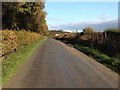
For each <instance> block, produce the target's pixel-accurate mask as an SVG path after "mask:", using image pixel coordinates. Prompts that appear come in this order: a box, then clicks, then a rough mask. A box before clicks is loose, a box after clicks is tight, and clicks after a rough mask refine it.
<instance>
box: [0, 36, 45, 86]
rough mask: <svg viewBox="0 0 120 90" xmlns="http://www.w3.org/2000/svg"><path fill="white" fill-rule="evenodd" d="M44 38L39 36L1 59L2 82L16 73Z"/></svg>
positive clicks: (4, 82)
mask: <svg viewBox="0 0 120 90" xmlns="http://www.w3.org/2000/svg"><path fill="white" fill-rule="evenodd" d="M45 39H46V38H45V37H41V38H40V39H38V40H37V41H35V42H33V43H30V44H29V45H23V46H21V47H19V48H18V49H17V50H16V51H15V52H13V53H10V54H9V56H7V58H4V59H3V60H2V84H3V85H5V84H6V82H7V81H8V80H9V79H10V78H11V77H12V76H13V74H15V73H16V71H17V70H18V69H19V68H20V66H21V65H22V64H23V62H24V61H25V60H27V58H28V57H29V56H30V55H31V54H32V53H33V51H34V50H35V49H36V48H37V47H38V45H40V44H41V43H42V42H43V41H44V40H45Z"/></svg>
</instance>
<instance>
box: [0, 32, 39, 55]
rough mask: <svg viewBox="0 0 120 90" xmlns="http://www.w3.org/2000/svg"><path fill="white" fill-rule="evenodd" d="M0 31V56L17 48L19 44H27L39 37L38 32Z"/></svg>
mask: <svg viewBox="0 0 120 90" xmlns="http://www.w3.org/2000/svg"><path fill="white" fill-rule="evenodd" d="M0 33H1V34H2V40H1V41H2V43H1V49H2V52H1V53H0V56H6V55H7V54H9V53H11V52H13V51H15V50H17V49H18V48H19V47H20V46H22V45H28V44H29V43H32V42H35V41H37V40H38V39H39V38H40V34H37V33H33V32H27V31H25V30H21V31H13V30H1V31H0Z"/></svg>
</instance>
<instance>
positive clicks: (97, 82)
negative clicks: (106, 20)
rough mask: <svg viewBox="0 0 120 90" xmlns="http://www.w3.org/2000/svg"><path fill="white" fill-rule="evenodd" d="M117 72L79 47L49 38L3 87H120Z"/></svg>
mask: <svg viewBox="0 0 120 90" xmlns="http://www.w3.org/2000/svg"><path fill="white" fill-rule="evenodd" d="M117 87H118V75H117V74H116V73H114V72H113V71H111V70H110V69H108V68H106V67H105V66H103V65H101V64H99V63H97V62H96V61H94V60H93V59H91V58H89V57H88V56H86V55H85V54H83V53H81V52H79V51H78V50H76V49H74V48H72V47H70V46H67V45H65V44H63V43H61V42H59V41H56V40H53V39H50V38H48V39H47V40H46V41H45V42H43V43H42V44H41V45H40V46H39V47H38V48H37V49H36V50H35V52H34V53H33V55H32V56H31V57H30V58H29V59H28V60H26V61H25V63H24V64H23V65H22V67H21V68H20V69H19V70H18V71H17V73H16V74H15V75H14V76H13V77H12V78H11V79H10V80H9V81H8V83H7V84H6V85H5V86H4V88H117Z"/></svg>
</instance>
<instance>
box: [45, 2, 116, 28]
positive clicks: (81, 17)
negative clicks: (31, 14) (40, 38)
mask: <svg viewBox="0 0 120 90" xmlns="http://www.w3.org/2000/svg"><path fill="white" fill-rule="evenodd" d="M45 11H46V12H47V16H46V21H47V25H48V28H49V29H61V27H60V26H63V25H71V24H79V25H80V24H95V23H102V22H106V21H109V20H115V19H117V18H118V3H117V2H46V3H45ZM57 26H58V27H57ZM62 29H64V28H62ZM68 29H70V28H68Z"/></svg>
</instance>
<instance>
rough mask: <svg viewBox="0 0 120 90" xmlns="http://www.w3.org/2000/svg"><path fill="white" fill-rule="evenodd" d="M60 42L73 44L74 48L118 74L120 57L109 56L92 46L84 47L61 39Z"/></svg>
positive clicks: (119, 71) (119, 72)
mask: <svg viewBox="0 0 120 90" xmlns="http://www.w3.org/2000/svg"><path fill="white" fill-rule="evenodd" d="M62 42H64V43H66V44H69V45H70V46H73V47H74V48H76V49H78V50H79V51H81V52H83V53H85V54H86V55H88V56H89V57H91V58H93V59H94V60H96V61H97V62H99V63H101V64H103V65H105V66H107V67H108V68H110V69H112V70H113V71H115V72H117V73H118V74H120V59H119V58H114V57H109V56H107V55H105V54H103V53H101V52H100V51H99V50H97V49H94V48H90V47H86V46H82V45H78V44H74V45H71V44H70V43H68V42H67V41H62Z"/></svg>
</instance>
